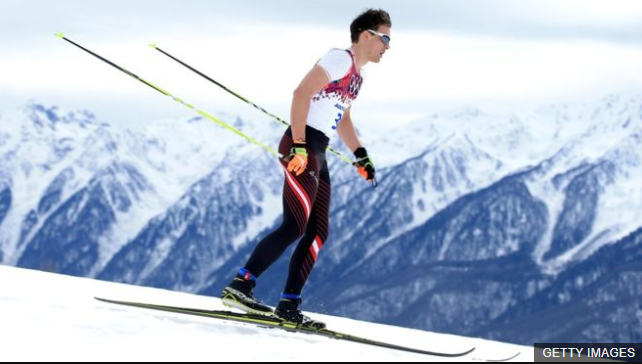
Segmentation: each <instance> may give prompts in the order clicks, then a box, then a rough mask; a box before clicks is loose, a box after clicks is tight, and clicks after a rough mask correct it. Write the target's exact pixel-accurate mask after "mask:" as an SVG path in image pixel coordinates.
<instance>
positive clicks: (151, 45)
mask: <svg viewBox="0 0 642 364" xmlns="http://www.w3.org/2000/svg"><path fill="white" fill-rule="evenodd" d="M149 46H150V47H152V48H154V49H156V48H158V44H157V43H156V42H154V43H151V44H150V45H149Z"/></svg>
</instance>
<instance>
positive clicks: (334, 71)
mask: <svg viewBox="0 0 642 364" xmlns="http://www.w3.org/2000/svg"><path fill="white" fill-rule="evenodd" d="M391 26H392V23H391V21H390V15H389V14H388V13H387V12H386V11H384V10H381V9H368V10H366V11H365V12H363V13H362V14H360V15H359V16H358V17H357V18H355V19H354V20H353V21H352V23H351V25H350V35H351V40H352V46H351V47H350V48H348V49H336V48H335V49H331V50H330V51H329V52H328V53H327V54H326V55H325V56H323V58H321V59H320V60H319V61H318V62H317V63H316V65H315V66H314V67H313V68H312V69H311V70H310V71H309V72H308V74H307V75H306V76H305V77H304V78H303V80H302V81H301V83H300V84H299V86H298V87H297V88H296V90H295V91H294V96H293V99H292V107H291V113H290V120H291V126H290V127H289V128H288V129H287V130H286V131H285V134H284V135H283V138H282V139H281V142H280V145H279V153H281V155H284V156H288V158H287V159H286V160H281V164H282V165H283V168H284V174H285V183H284V187H283V223H282V224H281V226H280V227H279V228H277V229H276V230H275V231H273V232H272V233H270V234H269V235H268V236H266V237H265V238H264V239H263V240H262V241H261V242H259V244H258V245H257V246H256V248H255V249H254V251H253V253H252V255H251V256H250V258H249V260H248V261H247V263H246V264H245V266H244V267H243V268H241V269H240V270H239V271H238V274H237V275H236V277H235V278H234V280H233V281H232V282H231V283H230V284H229V285H228V286H226V287H225V288H224V289H223V292H222V293H221V299H222V301H223V304H225V305H226V306H228V307H236V308H239V309H241V310H243V311H246V312H248V313H252V314H260V315H268V316H272V315H275V316H277V317H279V318H281V319H283V320H286V321H288V322H292V323H296V324H298V325H303V326H308V327H313V328H319V329H320V328H324V327H325V324H324V323H322V322H319V321H314V320H312V319H311V318H309V317H307V316H305V315H303V313H302V312H301V310H300V306H301V302H302V301H301V291H302V290H303V286H304V285H305V282H306V281H307V279H308V277H309V275H310V272H311V271H312V268H313V267H314V264H315V262H316V260H317V257H318V254H319V250H320V249H321V248H322V247H323V244H324V243H325V242H326V240H327V238H328V225H329V223H328V219H329V208H330V174H329V171H328V164H327V162H326V157H325V150H326V147H327V146H328V143H329V140H330V137H331V136H333V134H334V133H335V132H337V133H338V134H339V137H340V138H341V140H342V141H343V142H344V143H345V145H346V146H347V147H348V148H349V149H350V150H351V151H353V153H354V156H355V158H356V162H355V165H356V166H357V167H358V172H359V174H360V175H361V176H362V177H364V178H365V179H366V180H367V181H368V182H370V183H373V181H375V180H374V178H375V168H374V165H373V163H372V160H371V159H370V158H369V157H368V152H367V151H366V149H365V148H364V147H363V146H362V145H361V143H360V142H359V139H358V137H357V134H356V132H355V129H354V126H353V123H352V119H351V117H350V110H351V105H352V102H353V101H354V100H355V99H356V98H357V95H358V94H359V89H360V87H361V83H362V81H363V77H362V73H361V67H363V66H364V65H366V64H367V63H369V62H374V63H379V61H380V60H381V57H382V56H383V54H384V53H385V52H386V51H387V50H388V49H390V27H391ZM297 239H300V240H299V243H298V245H297V247H296V249H295V251H294V253H293V255H292V257H291V259H290V267H289V273H288V278H287V282H286V284H285V289H284V291H283V294H282V295H281V299H280V300H279V303H278V305H277V307H276V310H275V311H274V312H273V311H272V309H271V308H270V307H269V306H267V305H265V304H263V303H261V302H260V301H258V300H257V299H256V298H255V297H254V295H253V289H254V288H255V286H256V279H257V278H258V277H260V276H261V274H263V272H265V271H266V270H267V269H268V268H269V267H270V265H272V264H273V263H274V262H275V261H276V260H277V259H278V258H279V257H280V256H281V254H283V252H284V251H285V250H286V248H287V247H288V246H289V245H290V244H292V243H293V242H295V241H296V240H297Z"/></svg>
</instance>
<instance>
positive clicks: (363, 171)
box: [352, 147, 375, 182]
mask: <svg viewBox="0 0 642 364" xmlns="http://www.w3.org/2000/svg"><path fill="white" fill-rule="evenodd" d="M354 156H355V158H356V159H357V160H356V161H355V162H354V163H353V164H352V165H354V166H355V167H357V169H358V171H359V174H360V175H361V177H363V178H365V179H366V181H368V182H372V180H374V178H375V168H374V164H373V163H372V160H371V159H370V157H368V152H367V151H366V148H364V147H359V148H357V149H356V150H355V151H354Z"/></svg>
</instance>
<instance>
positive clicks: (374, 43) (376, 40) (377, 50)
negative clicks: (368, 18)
mask: <svg viewBox="0 0 642 364" xmlns="http://www.w3.org/2000/svg"><path fill="white" fill-rule="evenodd" d="M367 33H368V37H367V42H368V46H369V49H370V57H369V58H370V59H369V61H370V62H375V63H379V62H380V61H381V57H383V54H384V53H386V51H387V50H388V49H390V27H389V26H386V25H381V26H379V27H378V28H377V29H372V31H368V32H367Z"/></svg>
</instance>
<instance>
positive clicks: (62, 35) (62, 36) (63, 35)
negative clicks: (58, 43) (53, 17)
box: [54, 32, 65, 39]
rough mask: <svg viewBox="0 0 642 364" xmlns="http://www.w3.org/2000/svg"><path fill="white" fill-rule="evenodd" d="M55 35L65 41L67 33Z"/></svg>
mask: <svg viewBox="0 0 642 364" xmlns="http://www.w3.org/2000/svg"><path fill="white" fill-rule="evenodd" d="M54 35H55V36H56V37H58V38H60V39H65V33H63V32H60V33H55V34H54Z"/></svg>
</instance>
